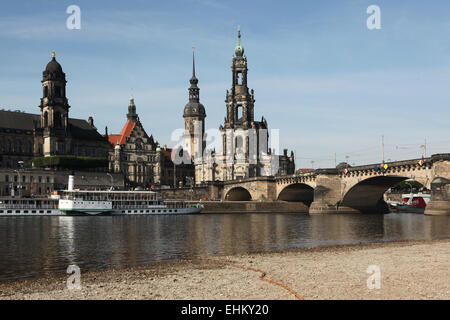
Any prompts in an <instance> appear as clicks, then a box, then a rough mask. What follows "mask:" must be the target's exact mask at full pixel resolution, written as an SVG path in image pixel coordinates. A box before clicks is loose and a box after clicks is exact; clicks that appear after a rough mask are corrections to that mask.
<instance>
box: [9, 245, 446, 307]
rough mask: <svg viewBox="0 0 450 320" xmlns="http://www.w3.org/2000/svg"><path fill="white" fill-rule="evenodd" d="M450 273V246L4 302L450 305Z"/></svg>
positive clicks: (198, 266)
mask: <svg viewBox="0 0 450 320" xmlns="http://www.w3.org/2000/svg"><path fill="white" fill-rule="evenodd" d="M369 265H377V266H379V267H380V271H381V288H380V289H372V290H369V289H368V288H367V279H368V277H369V276H370V275H369V274H368V273H366V270H367V267H368V266H369ZM449 266H450V240H441V241H424V242H417V241H415V242H397V243H384V244H367V245H353V246H340V247H327V248H314V249H304V250H297V251H290V252H283V253H269V254H252V255H242V256H231V257H214V258H211V259H199V260H195V261H182V262H175V263H160V264H157V265H152V266H145V267H136V268H129V269H120V270H103V271H90V272H86V273H83V272H82V273H81V287H82V288H81V289H80V290H68V289H67V288H66V280H67V278H68V275H66V274H64V273H62V274H61V275H59V276H51V277H42V278H38V279H28V280H19V281H8V282H0V299H108V300H109V299H296V298H298V297H303V298H305V299H450V268H449ZM252 269H258V270H262V271H264V272H265V273H266V276H265V278H264V279H266V280H267V279H269V280H273V281H274V282H276V283H274V282H267V281H262V280H261V279H259V278H260V275H261V274H260V273H259V272H257V271H255V270H252ZM278 284H279V285H278ZM282 285H283V286H284V287H283V286H282ZM289 289H290V290H291V291H289ZM294 293H297V297H296V296H295V295H294Z"/></svg>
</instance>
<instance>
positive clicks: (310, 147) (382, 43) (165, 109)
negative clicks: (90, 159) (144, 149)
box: [0, 0, 450, 168]
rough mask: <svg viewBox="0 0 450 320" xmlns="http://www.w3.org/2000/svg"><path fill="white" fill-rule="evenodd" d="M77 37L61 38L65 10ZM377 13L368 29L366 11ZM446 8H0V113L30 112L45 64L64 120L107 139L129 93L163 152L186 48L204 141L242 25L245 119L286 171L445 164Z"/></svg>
mask: <svg viewBox="0 0 450 320" xmlns="http://www.w3.org/2000/svg"><path fill="white" fill-rule="evenodd" d="M72 4H75V5H78V6H79V7H80V8H81V30H69V29H67V28H66V19H67V17H68V16H69V15H68V14H67V13H66V8H67V7H68V6H69V5H72ZM372 4H376V5H378V6H379V7H380V8H381V27H382V28H381V30H368V29H367V27H366V19H367V17H368V14H367V13H366V9H367V7H368V6H369V5H372ZM449 16H450V2H448V1H432V2H428V1H406V0H404V1H402V0H396V1H380V0H376V1H375V0H371V1H364V0H347V1H332V0H330V1H325V0H322V1H312V0H311V1H264V0H262V1H242V0H241V1H218V0H183V1H126V2H125V1H75V0H73V1H61V0H54V1H31V0H29V1H21V2H20V3H18V2H12V1H2V2H1V3H0V43H1V50H0V108H6V109H14V110H15V109H20V110H23V111H26V112H31V113H38V112H39V108H38V107H37V106H38V105H39V99H40V97H41V94H42V90H41V84H40V80H41V77H42V71H43V69H44V68H45V65H46V64H47V63H48V61H49V60H50V56H51V51H52V50H55V51H56V57H57V60H58V61H59V62H60V63H61V65H62V67H63V69H64V71H65V73H66V75H67V80H68V87H67V95H68V98H69V103H70V105H71V106H72V108H71V109H70V116H71V117H75V118H84V119H87V118H88V117H89V116H93V117H94V120H95V125H96V126H97V128H98V129H99V131H100V132H102V133H103V132H104V128H105V126H108V128H109V132H110V133H117V132H119V131H120V129H121V127H122V126H123V124H124V122H125V120H126V118H125V114H126V112H127V106H128V101H129V97H130V95H131V94H133V95H134V97H135V102H136V106H137V111H138V113H139V116H140V119H141V121H142V122H143V124H144V126H145V128H146V131H147V132H148V133H149V134H153V135H154V136H155V137H156V139H157V140H158V141H159V142H160V143H161V144H162V145H164V144H167V145H168V146H171V145H172V144H174V142H171V140H170V136H171V133H172V131H173V130H174V129H176V128H181V127H183V125H184V123H183V118H182V113H183V108H184V105H185V104H186V102H187V99H188V95H187V88H188V86H189V78H190V76H191V69H192V66H191V51H192V49H191V47H192V45H194V46H195V47H196V62H197V66H196V67H197V77H198V78H199V86H200V89H201V91H200V98H201V102H202V103H203V104H204V105H205V107H206V112H207V118H206V128H217V127H218V126H219V125H220V124H221V123H223V119H224V116H225V103H224V99H225V93H226V90H227V89H229V88H230V86H231V69H230V66H231V59H232V55H233V52H234V47H235V45H236V42H237V26H238V25H240V26H241V30H242V44H243V46H244V48H245V53H246V55H247V58H248V65H249V78H248V81H249V87H250V88H253V89H254V90H255V98H256V103H255V118H256V119H260V118H261V116H264V117H265V118H266V119H267V120H268V124H269V128H272V129H280V142H281V148H289V149H293V150H295V152H296V161H297V167H303V168H304V167H311V166H312V165H313V164H312V163H311V161H314V167H315V168H317V167H331V166H333V165H334V153H337V162H341V161H345V160H346V157H348V161H349V162H350V163H351V164H352V163H355V164H367V163H376V162H379V161H381V136H382V135H384V137H385V159H386V160H387V159H391V160H400V159H407V158H415V157H420V156H421V155H422V149H421V147H420V146H421V145H423V144H424V140H425V139H426V140H427V154H431V153H439V152H449V147H450V126H449V122H448V120H449V119H450V109H449V107H448V106H449V104H450V90H449V88H450V81H449V80H450V20H449V19H448V17H449Z"/></svg>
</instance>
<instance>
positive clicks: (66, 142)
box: [40, 52, 70, 156]
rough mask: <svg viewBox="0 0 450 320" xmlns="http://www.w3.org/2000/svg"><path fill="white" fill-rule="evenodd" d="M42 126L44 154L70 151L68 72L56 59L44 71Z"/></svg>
mask: <svg viewBox="0 0 450 320" xmlns="http://www.w3.org/2000/svg"><path fill="white" fill-rule="evenodd" d="M41 82H42V89H43V94H42V98H41V104H40V109H41V128H42V129H43V138H44V150H43V152H44V155H45V156H50V155H53V154H65V153H67V152H69V151H70V139H67V136H68V125H69V108H70V106H69V104H68V101H67V98H66V83H67V81H66V74H65V73H64V72H63V70H62V67H61V65H60V64H59V63H58V62H57V61H56V58H55V52H52V60H51V61H50V62H49V63H48V64H47V67H46V68H45V70H44V72H43V73H42V81H41Z"/></svg>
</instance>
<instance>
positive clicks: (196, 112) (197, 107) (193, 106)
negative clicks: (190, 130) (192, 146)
mask: <svg viewBox="0 0 450 320" xmlns="http://www.w3.org/2000/svg"><path fill="white" fill-rule="evenodd" d="M189 82H190V83H191V86H190V87H189V103H188V104H187V105H186V107H185V108H184V114H183V117H184V118H186V117H200V118H202V119H204V118H205V117H206V113H205V107H203V105H202V104H201V103H200V88H199V87H198V86H197V84H198V79H197V77H196V76H195V55H194V47H192V77H191V79H190V80H189Z"/></svg>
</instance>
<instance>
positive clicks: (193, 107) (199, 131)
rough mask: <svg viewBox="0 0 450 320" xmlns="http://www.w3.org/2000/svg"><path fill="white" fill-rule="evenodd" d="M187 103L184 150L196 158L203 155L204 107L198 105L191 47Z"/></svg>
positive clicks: (198, 99)
mask: <svg viewBox="0 0 450 320" xmlns="http://www.w3.org/2000/svg"><path fill="white" fill-rule="evenodd" d="M189 82H190V84H191V86H190V87H189V102H188V103H187V104H186V106H185V107H184V113H183V118H184V127H185V131H186V133H185V138H184V149H185V150H188V151H189V156H190V157H191V159H192V158H197V157H199V156H201V155H202V154H203V150H204V148H205V142H204V141H203V135H204V133H205V118H206V112H205V107H204V106H203V105H202V104H201V103H200V88H199V87H198V86H197V84H198V79H197V77H196V76H195V54H194V47H192V77H191V79H190V80H189Z"/></svg>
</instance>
